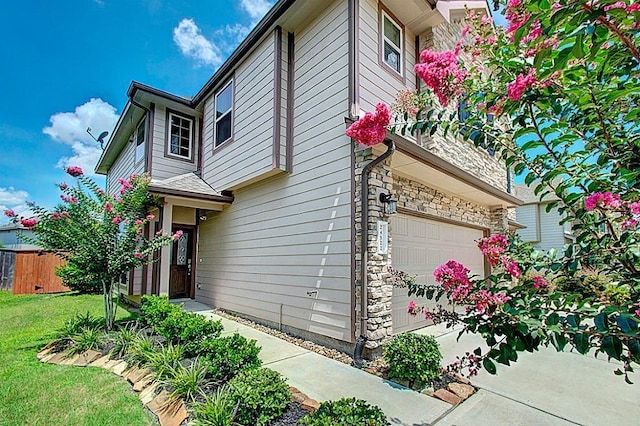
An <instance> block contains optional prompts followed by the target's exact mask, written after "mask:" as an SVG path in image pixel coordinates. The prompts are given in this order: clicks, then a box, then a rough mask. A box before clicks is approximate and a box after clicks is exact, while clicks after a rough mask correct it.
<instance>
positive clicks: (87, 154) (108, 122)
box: [42, 98, 118, 174]
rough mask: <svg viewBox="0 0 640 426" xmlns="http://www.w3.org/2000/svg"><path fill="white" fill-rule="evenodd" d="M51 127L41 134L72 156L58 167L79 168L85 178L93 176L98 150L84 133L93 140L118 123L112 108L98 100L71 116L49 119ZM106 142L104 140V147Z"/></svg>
mask: <svg viewBox="0 0 640 426" xmlns="http://www.w3.org/2000/svg"><path fill="white" fill-rule="evenodd" d="M49 121H50V122H51V125H50V126H48V127H45V128H44V129H42V132H43V133H44V134H46V135H49V136H51V137H52V138H53V139H54V140H56V141H59V142H62V143H64V144H66V145H69V146H70V147H71V150H72V151H73V155H72V156H70V157H63V158H61V159H60V160H59V161H58V164H57V166H58V167H65V166H70V165H72V166H80V167H82V170H84V172H85V173H86V174H93V169H94V168H95V166H96V164H97V162H98V159H99V158H100V155H101V154H102V150H101V149H100V146H99V145H98V143H97V142H96V141H95V140H93V138H92V137H91V136H90V135H89V134H88V133H87V128H88V127H90V128H91V129H92V133H93V134H94V136H97V135H99V134H100V133H102V132H103V131H105V130H106V131H109V132H110V131H112V130H113V128H114V127H115V125H116V122H117V121H118V114H116V109H115V107H113V106H111V105H110V104H108V103H107V102H104V101H103V100H102V99H96V98H92V99H91V100H89V101H88V102H86V103H84V104H83V105H80V106H78V107H76V109H75V111H74V112H59V113H57V114H54V115H52V116H51V118H49ZM107 140H108V138H107V139H106V140H105V144H106V142H107Z"/></svg>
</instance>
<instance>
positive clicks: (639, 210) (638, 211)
mask: <svg viewBox="0 0 640 426" xmlns="http://www.w3.org/2000/svg"><path fill="white" fill-rule="evenodd" d="M639 4H640V3H639ZM627 207H629V210H630V211H631V213H632V214H635V215H640V201H634V202H633V203H629V204H628V205H627Z"/></svg>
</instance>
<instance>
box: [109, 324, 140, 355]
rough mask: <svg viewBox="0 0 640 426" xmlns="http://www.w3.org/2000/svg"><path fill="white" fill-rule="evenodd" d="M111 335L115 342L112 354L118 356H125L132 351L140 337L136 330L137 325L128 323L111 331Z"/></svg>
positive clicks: (112, 340)
mask: <svg viewBox="0 0 640 426" xmlns="http://www.w3.org/2000/svg"><path fill="white" fill-rule="evenodd" d="M110 337H111V342H112V343H113V348H112V349H111V354H112V355H114V356H116V357H118V358H124V357H125V356H126V355H127V354H128V353H129V352H130V351H131V348H132V347H133V344H134V343H135V341H136V339H137V338H138V333H137V332H136V330H135V326H133V325H127V326H124V327H122V328H120V329H119V330H118V331H116V332H113V333H111V336H110Z"/></svg>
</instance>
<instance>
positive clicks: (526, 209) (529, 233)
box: [514, 185, 575, 253]
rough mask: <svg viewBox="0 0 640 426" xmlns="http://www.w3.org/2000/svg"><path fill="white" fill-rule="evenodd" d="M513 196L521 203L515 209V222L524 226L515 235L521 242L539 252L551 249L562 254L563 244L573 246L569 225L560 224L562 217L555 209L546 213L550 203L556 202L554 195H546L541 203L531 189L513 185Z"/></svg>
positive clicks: (573, 240)
mask: <svg viewBox="0 0 640 426" xmlns="http://www.w3.org/2000/svg"><path fill="white" fill-rule="evenodd" d="M514 188H515V195H516V196H517V197H518V198H520V199H521V200H522V201H523V204H522V205H521V206H519V207H518V208H517V209H516V220H517V221H518V223H520V224H522V225H524V226H525V228H524V229H519V230H518V231H517V234H518V236H519V237H520V238H522V240H523V241H526V242H530V243H532V244H533V245H534V246H536V247H538V248H539V249H541V250H545V251H548V250H551V249H552V248H554V249H556V250H558V252H560V253H562V250H563V247H564V246H565V244H573V243H574V242H575V238H574V236H573V233H572V232H571V224H570V223H569V222H566V223H564V224H562V225H561V224H560V222H561V221H562V218H563V216H562V215H561V214H560V212H559V211H558V208H557V207H554V208H552V209H551V210H550V211H548V212H547V206H548V205H549V203H550V202H551V201H554V200H557V199H558V198H557V197H556V196H555V195H553V196H552V195H548V196H546V197H545V198H544V200H543V201H540V197H538V196H537V195H535V194H534V193H533V188H530V187H528V186H526V185H515V187H514Z"/></svg>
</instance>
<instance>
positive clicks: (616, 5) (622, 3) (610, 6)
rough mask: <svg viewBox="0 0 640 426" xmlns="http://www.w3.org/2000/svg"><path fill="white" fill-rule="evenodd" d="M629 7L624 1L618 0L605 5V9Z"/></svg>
mask: <svg viewBox="0 0 640 426" xmlns="http://www.w3.org/2000/svg"><path fill="white" fill-rule="evenodd" d="M626 7H627V4H626V3H625V2H623V1H617V2H615V3H613V4H610V5H607V6H605V7H604V11H605V12H606V11H608V10H611V9H625V8H626Z"/></svg>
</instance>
